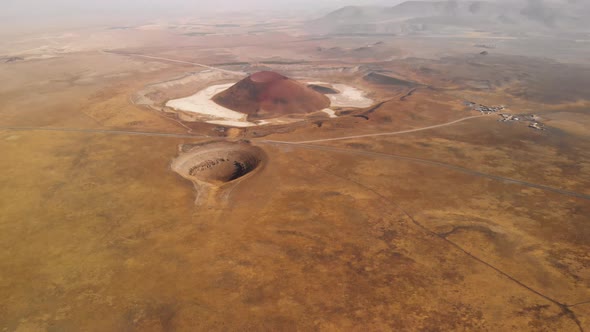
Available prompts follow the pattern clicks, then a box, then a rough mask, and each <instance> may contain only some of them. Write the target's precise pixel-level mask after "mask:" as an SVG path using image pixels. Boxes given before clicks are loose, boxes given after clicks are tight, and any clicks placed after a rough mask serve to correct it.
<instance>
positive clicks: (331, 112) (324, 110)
mask: <svg viewBox="0 0 590 332" xmlns="http://www.w3.org/2000/svg"><path fill="white" fill-rule="evenodd" d="M322 112H324V113H326V114H328V115H329V116H330V117H331V118H337V117H338V116H337V115H336V112H334V110H331V109H329V108H326V109H323V110H322Z"/></svg>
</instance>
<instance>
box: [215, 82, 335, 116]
mask: <svg viewBox="0 0 590 332" xmlns="http://www.w3.org/2000/svg"><path fill="white" fill-rule="evenodd" d="M213 101H215V102H216V103H217V104H219V105H221V106H224V107H227V108H229V109H231V110H234V111H237V112H241V113H246V114H248V115H249V118H255V119H263V118H272V117H276V116H281V115H287V114H301V113H312V112H316V111H320V110H322V109H324V108H327V107H329V106H330V100H329V99H328V98H327V97H326V96H324V95H323V94H321V93H319V92H317V91H314V90H313V89H311V88H309V87H307V86H305V85H303V84H301V83H299V82H297V81H295V80H292V79H289V78H287V77H285V76H283V75H281V74H278V73H275V72H271V71H262V72H258V73H255V74H252V75H251V76H249V77H247V78H245V79H243V80H241V81H240V82H238V83H236V84H235V85H234V86H232V87H231V88H229V89H227V90H225V91H223V92H220V93H219V94H217V95H216V96H215V97H213Z"/></svg>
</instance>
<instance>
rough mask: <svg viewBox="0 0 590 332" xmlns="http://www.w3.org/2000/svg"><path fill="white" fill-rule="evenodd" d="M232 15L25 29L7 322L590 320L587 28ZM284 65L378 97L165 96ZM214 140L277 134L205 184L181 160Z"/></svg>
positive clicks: (10, 89) (543, 326)
mask: <svg viewBox="0 0 590 332" xmlns="http://www.w3.org/2000/svg"><path fill="white" fill-rule="evenodd" d="M233 22H235V24H221V23H220V22H210V23H207V24H189V23H184V24H180V23H175V24H151V25H145V26H134V27H107V28H89V29H86V30H83V31H77V30H73V31H63V32H55V33H44V34H38V35H31V36H26V37H22V36H20V37H19V38H17V37H13V38H6V39H5V40H3V42H2V50H3V52H4V53H6V56H5V57H4V58H3V59H5V61H4V62H2V63H0V101H1V103H0V151H2V155H1V156H0V169H1V170H2V172H0V271H1V272H0V298H1V299H2V300H0V331H172V330H178V331H195V330H199V331H210V330H220V331H296V330H300V331H315V330H317V331H359V330H369V331H387V330H393V331H414V330H418V331H584V330H590V254H589V253H590V113H589V112H590V110H589V108H590V99H589V96H590V95H589V94H588V87H589V86H590V67H589V61H590V59H588V58H587V55H588V54H589V53H587V51H588V47H589V46H588V43H580V44H578V45H575V47H577V48H576V49H575V50H574V51H572V52H569V53H568V54H567V57H561V55H560V54H558V53H556V54H553V55H552V56H553V58H551V59H549V58H540V57H536V56H534V54H527V51H526V50H527V49H526V48H525V47H524V46H523V44H526V41H523V42H522V43H518V42H515V41H513V40H512V39H506V40H505V41H504V43H502V44H499V45H500V46H498V47H497V48H495V49H491V50H489V51H487V53H486V54H480V53H481V51H482V49H480V48H477V47H474V45H476V44H481V43H485V42H487V41H489V40H492V37H490V36H486V35H455V36H447V37H445V38H426V37H407V36H406V37H404V36H395V35H368V36H364V35H362V36H357V35H342V36H323V37H318V36H314V35H310V34H309V33H306V32H304V31H303V30H302V27H301V26H299V25H297V24H295V23H293V22H291V21H281V20H275V21H272V22H270V23H268V22H266V23H261V22H256V21H251V20H243V21H240V20H235V21H233ZM496 39H497V38H496V37H494V39H493V40H496ZM556 52H557V51H556ZM0 55H2V56H4V55H5V54H0ZM585 57H586V58H585ZM263 70H267V71H275V72H279V73H281V74H283V75H285V76H288V77H290V78H292V79H296V80H299V81H308V82H312V81H320V82H332V83H334V84H346V85H347V86H351V87H355V88H357V89H359V90H361V91H363V92H364V93H365V97H367V98H370V99H371V100H373V101H374V102H373V104H372V106H370V107H351V108H346V107H340V108H335V109H334V110H333V112H334V113H333V114H335V115H336V116H335V117H333V116H330V114H332V113H329V112H328V113H322V112H318V113H313V114H308V115H305V116H299V115H298V116H292V117H287V118H285V119H284V120H282V121H281V122H276V123H270V124H261V125H257V126H250V127H233V126H224V125H220V124H215V123H207V122H204V121H197V119H193V118H192V117H191V115H190V114H182V112H172V111H171V110H170V109H168V108H167V107H166V106H165V105H166V102H167V101H169V100H172V99H177V98H184V97H187V96H189V95H192V94H194V93H196V92H197V91H198V90H200V89H203V88H205V87H207V86H209V85H212V84H227V83H232V82H236V81H237V80H239V79H242V78H244V77H245V76H246V74H247V73H254V72H258V71H263ZM466 102H474V103H477V104H481V105H505V106H506V111H505V112H506V113H509V114H512V115H517V116H522V115H525V114H526V115H531V114H535V115H536V116H537V118H538V119H540V120H539V121H540V122H542V124H543V129H544V130H537V129H535V128H531V127H529V123H528V122H523V121H507V122H502V121H498V120H500V117H499V115H498V114H495V113H492V114H482V113H481V112H479V111H476V110H473V109H472V107H470V106H469V105H468V103H466ZM209 142H215V143H211V144H226V143H227V144H230V143H235V144H238V145H239V144H248V145H250V146H252V147H253V148H254V147H255V148H256V149H259V150H257V151H258V152H256V153H260V154H261V155H264V157H261V158H260V164H257V167H256V169H255V170H254V171H253V172H250V173H248V174H246V175H245V176H243V177H240V178H239V179H235V180H231V181H229V182H226V183H224V184H222V185H219V186H217V185H215V186H213V187H212V188H213V189H211V188H210V189H207V190H205V189H203V187H202V186H199V185H197V184H193V183H191V182H190V181H189V180H187V179H185V178H183V177H182V176H180V175H179V174H177V173H175V172H174V170H173V161H174V160H175V159H176V158H177V157H178V156H179V153H182V151H183V145H184V146H189V147H192V146H195V144H196V146H197V147H198V146H200V145H199V144H203V143H208V144H209ZM228 142H230V143H228ZM187 149H188V148H185V150H187ZM200 190H204V191H207V193H208V194H210V196H208V197H206V198H203V197H202V196H200V195H199V191H200Z"/></svg>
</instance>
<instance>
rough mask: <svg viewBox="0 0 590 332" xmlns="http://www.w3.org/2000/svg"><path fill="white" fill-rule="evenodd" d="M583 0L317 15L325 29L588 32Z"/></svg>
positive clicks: (444, 4)
mask: <svg viewBox="0 0 590 332" xmlns="http://www.w3.org/2000/svg"><path fill="white" fill-rule="evenodd" d="M589 13H590V5H589V4H588V2H586V1H580V0H567V1H543V0H527V1H517V2H509V1H457V0H450V1H406V2H403V3H401V4H398V5H394V6H347V7H343V8H341V9H339V10H336V11H334V12H332V13H330V14H328V15H326V16H324V17H323V18H320V19H318V20H315V21H313V22H312V24H311V25H310V28H311V29H313V30H315V31H316V32H323V33H393V34H400V33H401V34H411V33H421V32H427V33H445V32H453V31H455V30H458V29H465V28H468V29H473V30H483V31H494V32H504V33H512V34H518V35H521V34H522V33H525V32H536V33H543V34H551V33H561V32H563V31H567V32H588V31H590V22H588V20H587V19H586V17H588V14H589Z"/></svg>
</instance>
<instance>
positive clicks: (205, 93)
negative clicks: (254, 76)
mask: <svg viewBox="0 0 590 332" xmlns="http://www.w3.org/2000/svg"><path fill="white" fill-rule="evenodd" d="M234 84H235V83H227V84H218V85H212V86H210V87H208V88H205V89H203V90H201V91H199V92H197V93H195V94H194V95H192V96H189V97H185V98H180V99H173V100H170V101H168V102H167V103H166V106H167V107H170V108H172V109H175V110H178V111H184V112H191V113H196V114H199V115H202V116H203V117H204V118H206V119H207V120H206V122H208V123H215V124H220V125H228V126H234V127H249V126H255V125H256V124H255V123H252V122H248V120H247V118H248V115H247V114H244V113H240V112H236V111H232V110H230V109H229V108H225V107H223V106H221V105H218V104H217V103H215V102H214V101H213V100H211V98H213V96H215V95H216V94H218V93H219V92H221V91H224V90H226V89H228V88H229V87H231V86H232V85H234Z"/></svg>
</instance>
